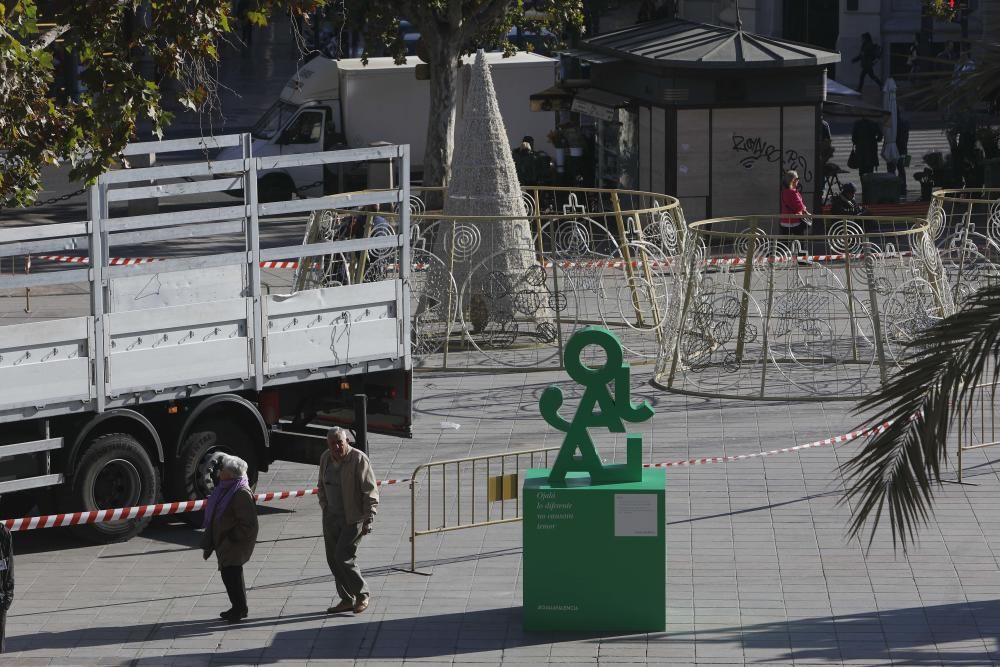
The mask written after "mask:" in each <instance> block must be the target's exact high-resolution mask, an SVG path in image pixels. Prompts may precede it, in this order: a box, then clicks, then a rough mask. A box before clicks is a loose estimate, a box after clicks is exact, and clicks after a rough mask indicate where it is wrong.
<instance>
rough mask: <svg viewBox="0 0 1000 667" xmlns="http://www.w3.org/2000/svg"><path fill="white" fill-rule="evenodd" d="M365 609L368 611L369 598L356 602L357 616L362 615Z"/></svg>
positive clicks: (355, 611) (359, 599)
mask: <svg viewBox="0 0 1000 667" xmlns="http://www.w3.org/2000/svg"><path fill="white" fill-rule="evenodd" d="M365 609H368V598H367V597H363V598H358V599H357V600H355V601H354V613H355V614H360V613H361V612H363V611H364V610H365Z"/></svg>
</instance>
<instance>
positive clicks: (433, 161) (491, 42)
mask: <svg viewBox="0 0 1000 667" xmlns="http://www.w3.org/2000/svg"><path fill="white" fill-rule="evenodd" d="M532 5H533V7H532V8H531V9H530V10H526V9H525V6H524V2H523V0H346V2H345V6H346V9H347V14H348V15H349V16H353V17H355V18H354V20H355V21H356V22H358V23H359V24H362V25H364V26H365V33H366V38H367V39H366V43H367V44H368V45H369V48H371V47H372V45H376V46H378V47H381V46H383V45H384V46H385V48H386V49H387V51H388V53H389V54H390V55H392V56H394V57H395V58H396V60H397V61H400V62H402V61H403V60H404V58H405V45H404V43H403V39H402V35H401V34H400V31H399V21H400V20H401V19H403V20H406V21H409V22H410V23H411V24H413V26H414V28H415V29H416V30H417V31H418V32H419V33H420V35H421V41H422V49H421V53H420V55H421V57H422V58H423V59H424V60H426V62H427V64H428V69H429V70H430V100H431V101H430V105H431V108H430V116H429V117H430V122H429V124H428V127H427V147H426V152H425V154H424V183H425V184H426V185H443V184H445V183H447V182H448V176H449V169H450V165H451V154H452V149H453V147H454V138H455V109H456V101H457V94H458V67H459V60H460V58H461V57H462V55H465V54H468V53H471V52H472V51H473V50H474V49H476V48H480V47H486V48H492V47H500V48H504V49H505V50H507V51H511V50H512V49H513V47H512V45H511V44H510V43H509V42H507V41H506V35H507V33H508V31H509V30H510V29H511V27H512V26H514V25H517V26H520V27H522V28H523V29H525V30H530V31H535V32H539V31H541V30H543V29H544V30H547V31H549V32H550V33H552V34H553V35H554V36H556V38H557V39H558V38H560V37H562V36H565V35H574V34H578V33H579V32H580V30H581V27H582V25H583V18H584V16H583V0H536V2H534V3H532Z"/></svg>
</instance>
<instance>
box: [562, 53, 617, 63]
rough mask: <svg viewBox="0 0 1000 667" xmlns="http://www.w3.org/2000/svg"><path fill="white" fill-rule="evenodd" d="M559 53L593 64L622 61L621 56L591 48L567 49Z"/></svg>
mask: <svg viewBox="0 0 1000 667" xmlns="http://www.w3.org/2000/svg"><path fill="white" fill-rule="evenodd" d="M559 55H561V56H569V57H570V58H576V59H577V60H581V61H583V62H585V63H590V64H592V65H603V64H604V63H616V62H619V61H621V58H620V57H619V56H615V55H611V54H609V53H602V52H600V51H594V50H591V49H567V50H565V51H560V52H559Z"/></svg>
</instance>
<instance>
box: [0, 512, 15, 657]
mask: <svg viewBox="0 0 1000 667" xmlns="http://www.w3.org/2000/svg"><path fill="white" fill-rule="evenodd" d="M13 603H14V540H13V539H11V536H10V531H9V530H7V526H6V525H5V524H3V523H0V653H3V651H4V636H5V635H4V631H5V627H6V625H7V610H8V609H10V605H12V604H13Z"/></svg>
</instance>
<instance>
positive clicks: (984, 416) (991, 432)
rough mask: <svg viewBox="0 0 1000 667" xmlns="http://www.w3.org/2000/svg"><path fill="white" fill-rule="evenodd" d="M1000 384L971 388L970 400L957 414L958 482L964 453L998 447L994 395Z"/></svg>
mask: <svg viewBox="0 0 1000 667" xmlns="http://www.w3.org/2000/svg"><path fill="white" fill-rule="evenodd" d="M998 388H1000V383H994V382H984V383H981V384H977V385H976V386H975V387H973V388H972V399H971V400H970V401H969V402H968V404H967V405H965V406H964V409H963V410H962V411H961V412H959V413H958V417H957V419H956V431H957V437H958V481H959V483H961V482H962V466H963V459H964V453H965V452H969V451H973V450H976V449H985V448H986V447H995V446H997V445H1000V423H998V420H997V410H996V393H997V389H998Z"/></svg>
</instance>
